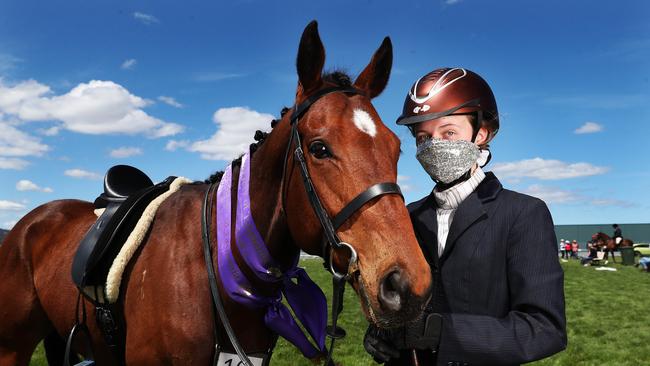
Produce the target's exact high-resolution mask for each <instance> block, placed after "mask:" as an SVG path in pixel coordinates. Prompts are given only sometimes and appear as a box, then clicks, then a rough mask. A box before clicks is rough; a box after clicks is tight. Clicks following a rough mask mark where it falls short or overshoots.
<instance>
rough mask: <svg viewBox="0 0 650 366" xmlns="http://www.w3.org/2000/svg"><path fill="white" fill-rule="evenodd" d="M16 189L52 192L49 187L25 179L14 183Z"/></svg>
mask: <svg viewBox="0 0 650 366" xmlns="http://www.w3.org/2000/svg"><path fill="white" fill-rule="evenodd" d="M16 189H17V190H19V191H37V192H45V193H51V192H54V191H53V190H52V188H50V187H39V186H38V185H37V184H36V183H34V182H32V181H30V180H27V179H21V180H19V181H18V183H16Z"/></svg>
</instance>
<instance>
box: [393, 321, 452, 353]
mask: <svg viewBox="0 0 650 366" xmlns="http://www.w3.org/2000/svg"><path fill="white" fill-rule="evenodd" d="M441 330H442V316H441V315H440V314H437V313H431V314H423V316H422V317H421V318H419V319H418V320H416V321H414V322H412V323H409V324H407V325H405V326H404V332H403V335H404V337H403V343H401V344H400V343H398V344H397V347H398V348H399V349H419V350H432V351H434V352H435V351H437V350H438V344H440V332H441Z"/></svg>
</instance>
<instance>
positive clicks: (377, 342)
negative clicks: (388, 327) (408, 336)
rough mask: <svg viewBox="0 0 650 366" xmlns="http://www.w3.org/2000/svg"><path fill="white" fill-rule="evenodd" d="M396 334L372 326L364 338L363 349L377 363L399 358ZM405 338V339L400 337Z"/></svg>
mask: <svg viewBox="0 0 650 366" xmlns="http://www.w3.org/2000/svg"><path fill="white" fill-rule="evenodd" d="M394 336H395V335H394V334H391V333H390V332H388V331H384V330H381V329H379V328H377V327H375V326H374V325H372V324H370V325H369V326H368V330H367V331H366V335H365V337H364V338H363V347H364V348H365V349H366V352H368V353H369V354H370V355H371V356H372V358H373V359H374V360H375V362H377V363H385V362H388V361H390V360H391V359H393V358H399V350H398V349H397V348H396V347H395V344H394V339H393V338H394ZM399 338H403V337H399Z"/></svg>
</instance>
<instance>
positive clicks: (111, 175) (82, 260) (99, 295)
mask: <svg viewBox="0 0 650 366" xmlns="http://www.w3.org/2000/svg"><path fill="white" fill-rule="evenodd" d="M175 178H176V177H169V178H167V179H165V180H164V181H162V182H160V183H158V184H155V185H154V184H153V182H152V181H151V179H149V177H148V176H147V175H146V174H145V173H143V172H142V171H140V170H139V169H137V168H134V167H132V166H128V165H116V166H113V167H112V168H110V169H109V170H108V171H107V172H106V175H105V176H104V193H102V194H100V195H99V197H97V199H95V202H94V206H95V208H96V209H104V212H103V213H102V214H101V215H100V216H99V218H98V219H97V221H96V222H95V223H94V224H93V225H92V226H91V227H90V229H89V230H88V232H87V233H86V235H85V236H84V238H83V239H82V240H81V243H80V244H79V247H78V248H77V252H76V253H75V256H74V260H73V262H72V280H73V281H74V283H75V284H76V285H77V287H78V288H79V290H80V291H81V292H82V293H83V294H84V295H85V296H86V297H88V298H89V299H90V300H91V301H93V302H94V303H95V304H98V303H104V302H105V296H104V284H105V283H106V276H107V274H108V271H109V269H110V267H111V265H112V263H113V260H114V259H115V257H116V256H117V254H118V253H119V252H120V249H121V248H122V245H123V244H124V242H125V240H126V238H127V237H128V236H129V234H130V232H131V231H132V229H133V227H134V226H135V225H136V224H137V222H138V219H140V216H141V215H142V212H143V211H144V210H145V208H147V205H148V204H149V203H150V202H151V201H153V200H154V199H155V198H156V197H158V196H160V195H161V194H163V193H165V192H166V191H167V190H168V189H169V185H170V184H171V183H172V182H173V180H174V179H175Z"/></svg>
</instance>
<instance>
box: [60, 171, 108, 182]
mask: <svg viewBox="0 0 650 366" xmlns="http://www.w3.org/2000/svg"><path fill="white" fill-rule="evenodd" d="M63 174H65V175H67V176H68V177H73V178H79V179H92V180H100V179H102V176H101V175H99V174H97V173H94V172H89V171H87V170H83V169H68V170H66V171H65V172H63Z"/></svg>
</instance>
